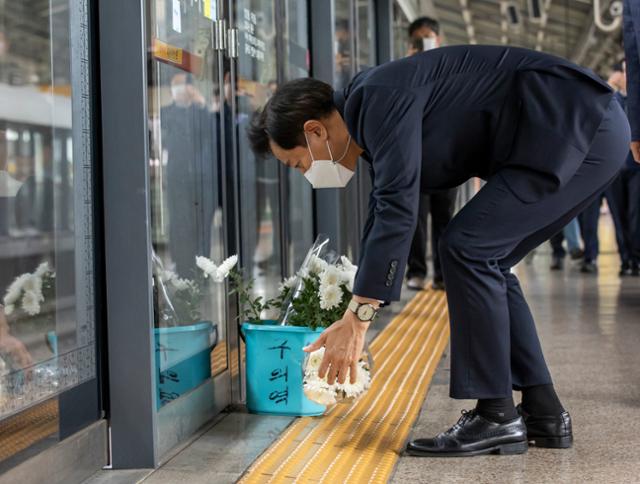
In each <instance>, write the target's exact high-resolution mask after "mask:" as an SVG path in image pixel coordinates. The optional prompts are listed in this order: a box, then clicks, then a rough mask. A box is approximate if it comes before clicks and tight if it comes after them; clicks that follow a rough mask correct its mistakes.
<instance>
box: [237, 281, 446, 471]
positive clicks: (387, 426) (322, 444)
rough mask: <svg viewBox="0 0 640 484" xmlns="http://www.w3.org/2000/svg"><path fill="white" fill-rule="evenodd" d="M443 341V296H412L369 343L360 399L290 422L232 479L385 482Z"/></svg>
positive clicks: (416, 414)
mask: <svg viewBox="0 0 640 484" xmlns="http://www.w3.org/2000/svg"><path fill="white" fill-rule="evenodd" d="M448 340H449V324H448V314H447V305H446V300H445V296H444V293H442V292H437V293H436V292H433V291H423V292H421V293H419V294H418V295H417V296H416V297H415V298H414V299H413V300H412V301H411V302H410V303H409V304H408V305H407V306H406V307H405V308H404V309H403V311H402V312H401V313H400V314H398V315H397V316H396V317H395V318H394V319H393V321H391V323H390V324H389V325H388V326H387V327H386V328H385V329H384V330H383V331H382V332H381V333H380V335H379V336H378V337H377V338H376V339H375V340H374V341H373V343H372V344H371V346H370V348H371V352H372V354H373V357H374V362H375V374H374V379H373V382H372V386H371V389H370V390H369V391H368V392H367V394H366V395H364V396H363V397H362V398H361V399H360V400H358V401H357V402H356V403H355V404H353V405H338V406H336V407H334V408H333V410H332V411H331V412H330V413H329V414H328V415H324V416H323V417H305V418H300V419H298V420H296V421H295V422H294V423H293V424H292V425H291V426H290V427H289V428H288V429H287V431H286V432H285V433H284V434H283V435H282V436H281V437H280V438H279V439H278V440H277V441H276V442H274V443H273V444H272V445H271V447H269V449H267V451H265V453H264V454H263V455H262V456H261V457H260V458H259V459H258V460H257V461H256V462H255V463H254V464H253V465H252V466H251V467H250V468H249V470H248V471H247V472H246V473H245V475H244V476H243V478H242V479H241V480H240V482H242V483H267V482H276V483H279V482H328V483H337V482H340V483H344V482H355V483H359V482H362V483H369V482H387V480H388V479H389V477H390V475H391V473H392V472H393V468H394V466H395V463H396V461H397V460H398V456H399V454H400V453H401V452H402V450H403V448H404V445H405V440H406V439H407V436H408V435H409V432H410V430H411V426H412V425H413V422H414V421H415V419H416V418H417V416H418V412H419V411H420V407H421V406H422V402H423V400H424V397H425V396H426V393H427V389H428V387H429V383H430V382H431V378H432V376H433V373H434V371H435V369H436V367H437V365H438V362H439V361H440V357H441V355H442V352H443V351H444V349H445V347H446V345H447V342H448Z"/></svg>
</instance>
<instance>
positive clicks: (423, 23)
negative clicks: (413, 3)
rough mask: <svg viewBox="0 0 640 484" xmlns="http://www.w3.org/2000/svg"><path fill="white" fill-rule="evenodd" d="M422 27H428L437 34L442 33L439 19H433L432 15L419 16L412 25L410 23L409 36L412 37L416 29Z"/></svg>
mask: <svg viewBox="0 0 640 484" xmlns="http://www.w3.org/2000/svg"><path fill="white" fill-rule="evenodd" d="M422 27H427V28H428V29H431V31H433V32H434V33H435V34H436V35H440V23H439V22H438V21H437V20H435V19H432V18H431V17H418V18H417V19H415V20H414V21H413V22H411V25H409V37H411V36H412V35H413V33H414V32H415V31H416V30H418V29H420V28H422Z"/></svg>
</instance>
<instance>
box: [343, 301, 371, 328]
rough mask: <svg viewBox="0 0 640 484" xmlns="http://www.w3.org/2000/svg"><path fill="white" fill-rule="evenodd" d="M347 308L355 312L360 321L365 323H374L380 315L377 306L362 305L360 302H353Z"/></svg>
mask: <svg viewBox="0 0 640 484" xmlns="http://www.w3.org/2000/svg"><path fill="white" fill-rule="evenodd" d="M347 307H348V308H349V309H350V310H351V311H353V312H354V313H355V315H356V316H357V317H358V319H359V320H360V321H362V322H363V323H369V322H371V321H373V320H374V319H375V318H376V316H377V314H378V310H377V309H376V308H375V306H374V305H373V304H369V303H363V304H360V303H359V302H357V301H354V300H352V301H351V302H350V303H349V306H347Z"/></svg>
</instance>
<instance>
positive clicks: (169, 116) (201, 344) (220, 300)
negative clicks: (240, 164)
mask: <svg viewBox="0 0 640 484" xmlns="http://www.w3.org/2000/svg"><path fill="white" fill-rule="evenodd" d="M204 3H205V4H206V3H207V2H204ZM149 11H150V15H151V25H150V28H149V31H150V35H151V39H150V41H151V46H150V47H151V52H152V61H151V63H150V69H149V75H148V79H149V87H148V97H149V120H150V131H151V133H150V147H149V150H150V160H149V176H150V194H151V231H152V240H153V251H154V254H153V255H154V259H153V268H154V309H155V327H156V330H155V333H156V365H157V371H159V375H158V380H157V383H158V392H159V395H158V399H159V402H158V405H159V406H164V405H166V404H168V403H170V402H172V401H174V400H178V399H179V398H180V397H182V396H185V395H187V394H189V393H190V392H192V391H193V390H194V389H195V388H197V387H200V386H201V385H202V384H203V383H207V384H208V382H210V380H209V378H210V377H211V376H212V375H215V374H217V373H220V372H221V371H223V370H224V369H226V368H227V366H228V364H227V360H228V358H227V353H226V341H225V338H226V324H225V321H226V298H225V287H224V284H220V283H215V282H214V281H212V280H211V278H205V277H204V273H203V271H202V270H201V269H200V268H199V267H198V265H197V264H196V258H197V257H199V256H203V257H207V258H210V259H211V260H213V261H214V263H216V264H219V263H220V262H221V261H222V259H223V258H224V255H225V252H224V243H223V240H224V237H223V216H222V193H221V185H220V184H221V177H220V173H221V170H222V165H221V163H222V153H221V144H222V143H221V142H220V125H221V122H222V121H221V118H222V117H223V116H224V114H221V113H226V111H228V107H227V106H226V103H225V102H224V100H221V97H222V96H223V94H221V92H220V89H219V83H218V74H219V71H218V60H217V54H216V53H215V52H214V51H213V49H212V46H211V39H212V32H213V22H212V20H211V19H212V18H214V17H215V12H213V13H212V12H211V10H209V11H204V10H203V3H202V2H183V1H177V0H176V1H174V0H154V1H150V2H149ZM216 340H217V345H215V348H214V347H213V346H214V343H215V342H216ZM203 399H206V400H207V403H208V405H207V408H209V407H210V406H212V405H213V395H212V394H206V395H205V394H203ZM184 401H185V400H183V402H184ZM198 418H199V417H196V416H195V411H194V416H193V419H192V421H197V420H198ZM159 428H162V429H165V428H166V425H165V422H164V421H163V422H161V423H160V425H159ZM169 432H171V430H169ZM166 437H167V438H169V437H170V436H168V435H166ZM164 438H165V436H162V437H161V440H162V441H163V442H164V441H165V440H163V439H164ZM176 439H178V437H176ZM178 440H179V439H178ZM166 441H167V442H169V440H166ZM171 442H173V441H171ZM173 443H176V442H173ZM162 445H164V444H162ZM167 445H168V446H170V444H167Z"/></svg>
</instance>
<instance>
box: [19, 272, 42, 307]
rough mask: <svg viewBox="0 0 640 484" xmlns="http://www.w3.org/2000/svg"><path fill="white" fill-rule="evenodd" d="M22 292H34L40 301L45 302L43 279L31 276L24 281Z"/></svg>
mask: <svg viewBox="0 0 640 484" xmlns="http://www.w3.org/2000/svg"><path fill="white" fill-rule="evenodd" d="M22 290H23V291H24V292H32V293H34V294H35V295H36V296H38V299H39V300H40V301H44V297H43V296H42V278H40V277H38V276H36V275H33V274H30V275H29V276H28V277H27V278H26V279H25V281H24V284H23V285H22Z"/></svg>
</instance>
